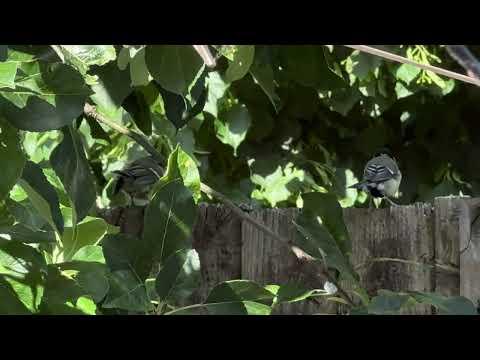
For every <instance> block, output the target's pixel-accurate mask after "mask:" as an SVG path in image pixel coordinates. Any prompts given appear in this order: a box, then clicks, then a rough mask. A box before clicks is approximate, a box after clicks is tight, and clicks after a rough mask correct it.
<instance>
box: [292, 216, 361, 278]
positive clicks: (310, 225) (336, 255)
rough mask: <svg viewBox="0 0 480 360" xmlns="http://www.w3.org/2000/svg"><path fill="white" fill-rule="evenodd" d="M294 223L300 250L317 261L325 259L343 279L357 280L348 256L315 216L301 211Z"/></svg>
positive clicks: (296, 240)
mask: <svg viewBox="0 0 480 360" xmlns="http://www.w3.org/2000/svg"><path fill="white" fill-rule="evenodd" d="M294 224H295V226H296V228H297V235H296V237H295V242H296V244H298V246H299V247H300V248H301V249H302V250H304V251H305V252H306V253H308V254H309V255H310V256H313V257H314V258H316V259H317V260H319V261H322V262H323V261H325V262H326V265H327V266H328V267H332V268H334V269H337V270H338V271H339V272H340V274H341V275H342V276H343V277H344V278H345V279H348V280H351V281H354V282H357V281H358V274H356V273H355V271H354V270H353V267H352V265H351V264H350V262H349V260H348V258H347V257H346V256H344V254H343V253H342V251H341V250H340V247H339V246H338V244H337V242H336V241H335V239H334V238H333V237H332V235H331V234H330V233H329V232H328V230H327V229H326V228H325V226H323V225H322V224H321V223H320V222H319V221H318V219H317V218H316V217H312V216H309V215H308V214H305V213H303V212H302V213H300V214H299V215H298V216H297V218H296V220H295V222H294Z"/></svg>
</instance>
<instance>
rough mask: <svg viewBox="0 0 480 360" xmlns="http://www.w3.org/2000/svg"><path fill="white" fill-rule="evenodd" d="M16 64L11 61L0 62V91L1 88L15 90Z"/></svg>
mask: <svg viewBox="0 0 480 360" xmlns="http://www.w3.org/2000/svg"><path fill="white" fill-rule="evenodd" d="M17 67H18V63H17V62H13V61H6V62H0V89H1V88H3V87H7V88H11V89H14V88H15V75H17Z"/></svg>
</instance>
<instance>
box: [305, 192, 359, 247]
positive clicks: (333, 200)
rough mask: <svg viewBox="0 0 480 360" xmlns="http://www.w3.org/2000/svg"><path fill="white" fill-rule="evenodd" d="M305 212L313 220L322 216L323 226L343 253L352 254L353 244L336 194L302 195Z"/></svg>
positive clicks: (314, 193) (315, 193)
mask: <svg viewBox="0 0 480 360" xmlns="http://www.w3.org/2000/svg"><path fill="white" fill-rule="evenodd" d="M302 199H303V211H304V213H305V215H307V216H309V217H311V218H312V219H313V218H315V217H316V216H320V218H321V220H322V224H323V226H325V228H326V229H327V230H328V232H329V233H330V234H331V235H332V236H333V238H334V239H335V241H336V242H337V244H338V246H339V247H340V249H341V250H342V252H343V253H344V254H345V255H346V254H348V253H351V251H352V244H351V242H350V236H349V234H348V230H347V227H346V225H345V222H344V220H343V211H342V208H341V206H340V204H339V202H338V200H337V197H336V196H335V195H334V194H326V193H320V192H311V193H308V194H303V195H302Z"/></svg>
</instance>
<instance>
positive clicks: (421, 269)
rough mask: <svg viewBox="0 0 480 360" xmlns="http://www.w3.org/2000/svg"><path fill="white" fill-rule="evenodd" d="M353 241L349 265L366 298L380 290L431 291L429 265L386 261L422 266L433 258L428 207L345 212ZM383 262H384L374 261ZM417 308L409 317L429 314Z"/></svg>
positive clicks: (425, 310) (401, 207)
mask: <svg viewBox="0 0 480 360" xmlns="http://www.w3.org/2000/svg"><path fill="white" fill-rule="evenodd" d="M344 214H345V220H346V225H347V228H348V230H349V233H350V236H351V239H352V263H353V265H354V267H355V268H356V269H357V271H358V272H359V274H360V278H361V283H362V286H364V287H365V289H366V290H367V292H368V293H369V295H371V296H372V295H375V294H376V292H377V290H379V289H388V290H392V291H432V290H433V287H434V284H433V280H434V279H433V271H432V269H431V268H430V267H428V266H421V265H417V264H409V263H403V262H400V261H398V262H397V261H391V260H389V261H387V259H399V260H407V261H413V262H416V263H418V264H423V263H426V262H428V261H429V259H432V258H433V255H434V243H433V232H434V229H433V216H432V208H431V206H430V205H429V204H420V203H417V204H413V205H409V206H393V207H390V208H384V209H353V208H350V209H345V211H344ZM374 259H383V261H373V262H372V260H374ZM430 312H431V309H430V307H429V306H417V307H415V308H414V309H410V310H408V311H405V312H404V313H408V314H429V313H430Z"/></svg>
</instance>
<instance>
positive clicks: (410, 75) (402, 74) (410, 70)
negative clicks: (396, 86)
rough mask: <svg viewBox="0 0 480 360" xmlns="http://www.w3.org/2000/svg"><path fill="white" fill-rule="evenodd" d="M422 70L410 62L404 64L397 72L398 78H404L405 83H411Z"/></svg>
mask: <svg viewBox="0 0 480 360" xmlns="http://www.w3.org/2000/svg"><path fill="white" fill-rule="evenodd" d="M421 71H422V70H421V69H420V68H419V67H417V66H413V65H410V64H402V65H400V66H399V67H398V69H397V71H396V72H395V76H396V77H397V79H399V80H402V81H403V82H404V83H405V84H407V85H409V84H410V83H411V82H412V81H413V80H414V79H415V78H416V77H417V76H418V74H420V72H421Z"/></svg>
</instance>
